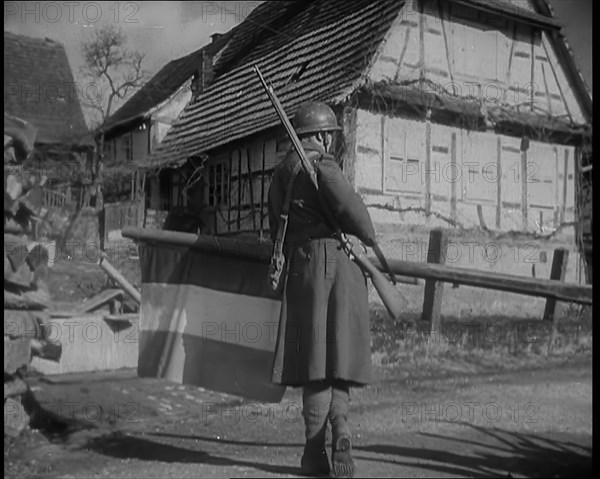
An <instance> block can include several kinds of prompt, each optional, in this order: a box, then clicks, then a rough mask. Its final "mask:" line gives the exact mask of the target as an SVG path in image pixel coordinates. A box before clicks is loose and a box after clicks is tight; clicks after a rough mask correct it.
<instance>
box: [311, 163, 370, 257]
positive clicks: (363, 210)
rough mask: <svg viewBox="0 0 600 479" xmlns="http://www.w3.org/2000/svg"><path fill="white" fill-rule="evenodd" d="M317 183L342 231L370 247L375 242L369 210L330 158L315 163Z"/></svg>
mask: <svg viewBox="0 0 600 479" xmlns="http://www.w3.org/2000/svg"><path fill="white" fill-rule="evenodd" d="M317 182H318V184H319V190H320V191H321V194H322V195H323V198H324V199H325V201H327V204H328V205H329V207H330V208H331V211H332V213H333V215H334V217H335V219H336V220H337V222H338V224H339V226H340V228H341V230H342V232H344V233H347V234H351V235H354V236H356V237H358V238H359V239H360V240H361V241H362V242H363V243H365V244H366V245H367V246H373V245H374V244H375V243H376V237H375V228H373V223H372V221H371V217H370V215H369V211H368V210H367V207H366V206H365V204H364V202H363V200H362V198H361V197H360V196H359V195H358V193H356V191H354V188H352V185H351V184H350V182H349V181H348V180H347V179H346V177H345V176H344V173H343V172H342V170H341V169H340V167H339V166H338V164H337V163H336V162H335V161H334V160H333V158H329V157H324V158H323V159H322V160H321V161H320V162H319V163H318V165H317Z"/></svg>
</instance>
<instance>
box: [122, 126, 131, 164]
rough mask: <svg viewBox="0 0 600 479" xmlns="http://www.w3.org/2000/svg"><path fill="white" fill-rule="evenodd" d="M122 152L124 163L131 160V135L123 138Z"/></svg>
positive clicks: (128, 134)
mask: <svg viewBox="0 0 600 479" xmlns="http://www.w3.org/2000/svg"><path fill="white" fill-rule="evenodd" d="M123 151H124V152H125V161H132V160H133V140H132V138H131V133H127V134H126V135H125V136H124V137H123Z"/></svg>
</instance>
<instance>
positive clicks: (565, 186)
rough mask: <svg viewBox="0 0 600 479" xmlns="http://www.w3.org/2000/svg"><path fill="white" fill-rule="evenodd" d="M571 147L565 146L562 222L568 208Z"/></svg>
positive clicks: (561, 206)
mask: <svg viewBox="0 0 600 479" xmlns="http://www.w3.org/2000/svg"><path fill="white" fill-rule="evenodd" d="M568 172H569V149H568V148H565V162H564V169H563V184H562V186H563V192H562V193H563V194H562V204H561V205H560V222H561V223H563V222H564V221H565V212H566V208H567V184H568V181H569V180H568V178H569V173H568Z"/></svg>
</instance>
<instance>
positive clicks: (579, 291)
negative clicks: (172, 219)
mask: <svg viewBox="0 0 600 479" xmlns="http://www.w3.org/2000/svg"><path fill="white" fill-rule="evenodd" d="M123 237H124V238H130V239H134V240H138V241H145V242H150V243H155V242H160V243H164V244H166V245H169V244H171V245H174V246H183V247H188V248H192V249H198V250H200V251H206V252H213V253H215V254H224V255H234V256H236V257H242V258H245V259H252V260H255V261H259V262H262V263H264V264H268V262H269V261H270V259H271V253H272V250H273V243H272V242H271V241H265V240H263V241H249V242H240V241H239V240H235V239H230V238H219V240H218V242H217V240H216V238H215V237H214V236H208V235H200V236H198V235H196V234H193V233H179V232H176V231H164V230H153V229H144V228H125V229H124V230H123ZM248 244H256V248H257V252H253V250H252V248H247V247H246V246H247V245H248ZM240 245H244V247H243V248H241V247H240ZM251 250H252V251H251ZM369 260H370V261H371V262H372V263H373V264H374V265H375V266H376V267H377V269H379V270H380V271H383V272H385V271H386V270H384V268H383V267H382V266H381V264H380V263H379V261H378V260H377V258H375V257H369ZM388 263H389V265H390V268H391V270H392V271H393V272H394V273H395V274H398V275H402V276H409V277H413V278H424V279H435V280H437V281H444V282H449V283H458V284H463V285H466V286H473V287H476V288H486V289H496V290H500V291H507V292H510V293H517V294H524V295H529V296H539V297H543V298H550V297H553V298H556V299H558V300H560V301H569V302H575V303H581V304H592V286H591V285H579V284H569V283H563V282H560V281H555V280H550V279H543V278H529V277H525V276H516V275H510V274H502V273H490V272H487V271H480V270H474V269H468V268H457V267H455V266H448V265H440V264H432V263H416V262H410V261H401V260H393V259H388ZM51 315H52V313H51Z"/></svg>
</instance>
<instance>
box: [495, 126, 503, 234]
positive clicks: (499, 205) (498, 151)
mask: <svg viewBox="0 0 600 479" xmlns="http://www.w3.org/2000/svg"><path fill="white" fill-rule="evenodd" d="M501 163H502V142H501V141H500V136H498V138H497V141H496V175H497V178H496V229H500V228H501V226H500V224H501V221H502V174H501V171H502V166H501Z"/></svg>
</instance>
